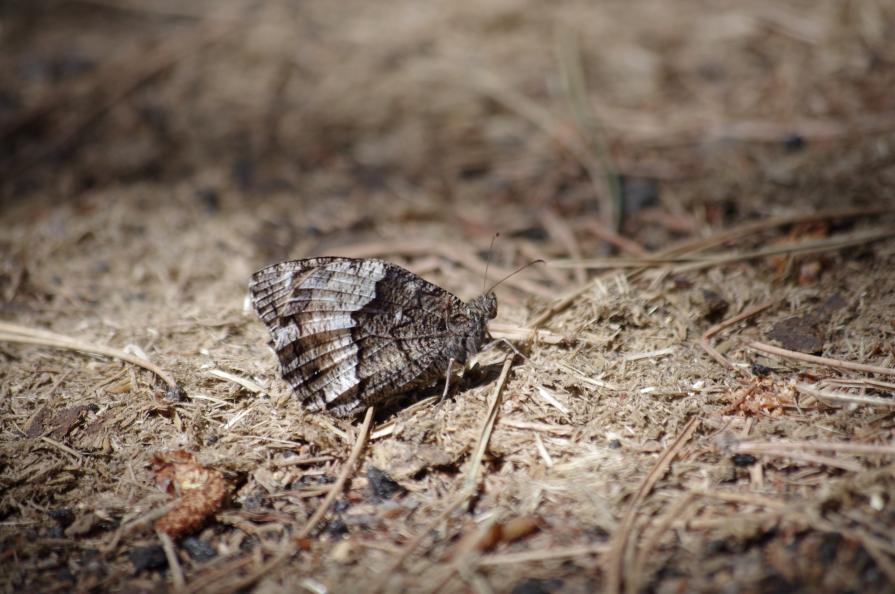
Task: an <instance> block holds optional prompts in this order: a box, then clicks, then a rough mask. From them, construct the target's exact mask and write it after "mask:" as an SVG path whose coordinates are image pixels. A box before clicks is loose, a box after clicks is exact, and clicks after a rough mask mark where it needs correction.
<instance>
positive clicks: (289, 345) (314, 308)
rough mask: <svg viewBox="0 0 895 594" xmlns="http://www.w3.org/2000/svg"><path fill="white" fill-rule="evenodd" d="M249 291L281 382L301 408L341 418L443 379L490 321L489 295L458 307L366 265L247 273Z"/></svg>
mask: <svg viewBox="0 0 895 594" xmlns="http://www.w3.org/2000/svg"><path fill="white" fill-rule="evenodd" d="M249 290H250V292H251V295H252V302H253V305H254V308H255V311H256V312H257V313H258V316H259V317H260V318H261V321H263V322H264V324H265V325H266V326H267V329H268V331H269V332H270V342H269V344H270V347H271V348H272V349H273V351H274V352H275V353H276V355H277V358H278V359H279V361H280V372H281V373H282V376H283V379H285V380H286V382H287V383H288V384H289V385H290V386H291V387H292V391H293V392H294V393H295V395H296V396H297V397H298V399H299V400H300V401H301V403H302V405H304V406H305V407H306V408H307V409H308V410H310V411H327V412H329V413H331V414H333V415H336V416H340V417H350V416H354V415H356V414H359V413H361V412H363V411H364V410H366V409H367V408H369V407H370V406H372V405H377V406H378V405H381V404H387V403H389V402H391V401H393V400H395V399H397V398H398V397H400V396H401V395H403V394H406V393H407V392H410V391H413V390H416V389H419V388H423V387H428V386H430V385H431V384H433V383H434V382H435V380H437V379H438V378H440V377H445V378H447V377H448V376H449V375H450V369H451V366H452V365H453V364H454V363H458V364H461V365H462V364H465V362H466V360H467V359H468V358H469V357H470V356H472V355H474V354H475V353H477V352H478V351H479V349H480V348H481V346H482V344H483V343H484V342H485V341H486V340H487V339H488V332H487V323H488V321H489V320H492V319H494V317H495V316H496V315H497V298H496V297H495V296H494V292H493V290H490V291H486V292H485V293H484V294H482V295H481V296H479V297H476V298H475V299H473V300H471V301H470V302H469V303H466V302H464V301H462V300H461V299H460V298H458V297H457V296H455V295H453V294H452V293H450V292H448V291H446V290H444V289H442V288H441V287H439V286H437V285H434V284H432V283H430V282H428V281H426V280H425V279H423V278H422V277H420V276H418V275H416V274H414V273H412V272H410V271H409V270H406V269H404V268H401V267H400V266H397V265H395V264H392V263H390V262H385V261H383V260H375V259H354V258H310V259H305V260H292V261H288V262H281V263H279V264H274V265H272V266H268V267H266V268H263V269H261V270H259V271H258V272H256V273H255V274H254V275H253V276H252V280H251V282H250V283H249ZM446 381H447V380H446Z"/></svg>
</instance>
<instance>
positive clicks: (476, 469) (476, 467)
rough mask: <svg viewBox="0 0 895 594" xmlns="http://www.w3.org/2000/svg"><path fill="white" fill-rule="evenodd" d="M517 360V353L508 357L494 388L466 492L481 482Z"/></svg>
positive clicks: (471, 465)
mask: <svg viewBox="0 0 895 594" xmlns="http://www.w3.org/2000/svg"><path fill="white" fill-rule="evenodd" d="M515 358H516V354H515V353H510V354H508V355H507V357H506V359H504V361H503V367H502V368H501V369H500V377H498V378H497V385H496V386H494V394H493V395H492V396H491V402H489V403H488V416H487V417H485V422H484V423H483V424H482V429H481V431H480V432H479V440H478V443H477V444H476V448H475V452H474V453H473V455H472V457H471V458H470V459H469V467H468V469H467V471H466V480H465V481H464V483H463V490H464V491H474V490H475V488H476V486H477V485H478V482H479V476H480V475H481V471H482V458H484V456H485V452H486V451H487V449H488V440H489V439H490V438H491V432H492V431H494V422H495V421H496V420H497V411H498V410H499V409H500V395H501V394H502V393H503V388H504V386H505V385H506V383H507V377H508V376H509V374H510V369H511V368H512V367H513V360H514V359H515Z"/></svg>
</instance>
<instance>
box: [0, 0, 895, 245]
mask: <svg viewBox="0 0 895 594" xmlns="http://www.w3.org/2000/svg"><path fill="white" fill-rule="evenodd" d="M0 6H2V8H0V19H2V21H0V50H2V57H0V135H2V146H0V172H2V173H0V181H2V196H3V200H4V203H5V204H7V205H10V204H17V203H18V204H19V205H20V206H21V203H23V202H25V201H30V200H35V199H36V200H39V201H41V202H43V203H44V204H53V203H58V202H71V201H77V200H78V199H81V198H84V197H89V196H95V195H96V194H98V193H103V192H108V191H109V190H111V189H114V190H115V197H116V198H126V197H127V195H128V194H129V193H130V192H131V191H132V189H133V188H135V187H137V186H140V187H142V188H144V189H146V188H152V191H151V193H152V198H153V201H154V202H155V203H156V204H160V203H161V202H165V201H168V200H170V199H171V198H172V197H174V196H176V197H177V198H176V199H177V200H178V201H179V206H178V207H179V208H186V207H187V206H189V207H190V208H193V207H195V208H198V209H201V210H204V211H206V212H208V213H212V212H215V211H217V210H219V209H225V210H226V209H229V208H238V209H244V213H245V216H246V219H245V224H246V225H249V226H256V225H257V226H258V227H257V228H256V231H258V233H259V234H260V235H261V236H263V238H264V239H263V243H264V245H263V246H261V247H262V248H263V249H264V250H267V251H269V252H270V254H266V255H268V256H269V257H274V256H282V255H285V254H293V255H294V254H296V253H298V252H304V251H306V250H308V249H311V251H313V250H314V249H316V248H321V246H319V245H315V244H314V241H321V242H322V241H324V240H323V239H322V238H321V236H322V235H325V236H326V242H327V243H329V242H333V241H335V242H339V241H344V240H345V239H346V238H350V239H357V237H358V236H359V235H364V234H368V233H371V232H375V234H377V235H380V236H385V237H396V235H395V234H396V233H397V232H398V231H399V230H400V233H401V234H402V235H401V236H404V235H403V234H404V233H406V232H408V230H410V231H409V232H414V231H413V230H414V229H416V230H418V231H419V232H420V233H423V234H426V235H431V234H432V233H436V234H439V235H443V236H445V237H452V238H458V237H466V236H469V237H474V238H475V239H476V240H477V241H479V242H483V243H485V244H487V238H489V237H490V236H491V235H492V234H493V233H494V232H495V231H501V232H503V233H504V234H508V235H519V236H521V237H526V238H530V239H532V240H533V241H538V240H539V239H538V238H539V237H544V236H551V235H553V236H556V235H557V234H558V233H559V234H562V232H561V231H560V230H559V228H560V227H565V232H566V234H568V233H569V232H571V233H573V234H574V235H575V236H576V237H577V241H578V243H580V246H579V248H578V249H580V250H583V251H584V252H586V253H589V254H594V253H605V252H606V250H607V249H617V246H616V248H606V247H605V244H604V241H605V239H607V237H605V234H606V233H607V232H613V231H621V232H622V233H623V234H625V235H626V236H634V237H636V239H637V240H638V241H639V243H640V244H641V245H642V246H644V247H647V248H652V247H655V246H657V245H661V244H663V243H665V242H666V241H667V240H668V239H669V238H670V237H673V236H679V235H686V234H690V233H694V232H697V231H700V230H703V229H705V227H706V226H707V225H720V224H724V223H725V222H727V221H729V220H732V219H734V218H744V217H750V216H756V215H761V214H768V213H771V212H774V211H775V210H776V209H779V208H781V207H791V206H793V205H796V204H799V205H804V206H805V207H818V206H821V205H824V204H830V203H841V202H843V201H848V202H869V201H873V200H876V199H879V194H880V192H881V190H880V188H881V187H883V186H884V185H885V183H886V182H887V181H890V180H889V179H887V178H890V177H891V175H892V167H891V163H892V160H891V156H890V153H891V142H890V141H891V132H892V129H893V126H895V115H893V114H895V93H893V91H892V89H893V88H895V86H893V82H895V81H893V77H895V64H893V62H895V43H893V35H895V33H893V30H895V28H893V26H892V24H893V23H895V5H893V3H892V2H887V1H882V0H867V1H839V0H831V1H820V2H817V1H805V2H798V1H791V2H750V3H741V2H725V1H718V0H714V1H712V0H680V1H676V2H663V1H661V0H638V1H634V2H628V1H604V2H551V3H542V2H524V1H518V0H493V1H488V2H465V1H461V2H452V3H418V2H411V1H408V2H401V1H395V2H382V3H373V4H371V3H366V2H353V1H350V0H348V1H344V2H338V3H333V2H314V1H311V2H291V1H271V2H248V1H245V0H216V1H204V2H201V1H197V2H189V3H184V2H171V1H167V0H159V1H146V0H73V1H72V0H65V1H62V0H37V1H33V2H16V1H6V2H4V3H2V5H0ZM843 192H845V194H843ZM558 221H562V222H563V223H562V224H558ZM429 225H435V226H437V227H438V230H434V231H433V230H431V229H429V230H425V231H423V228H425V227H426V226H429ZM394 226H397V227H398V229H396V228H395V227H394ZM601 236H602V237H601ZM314 237H316V239H313V238H314ZM554 239H558V240H559V241H560V243H563V240H562V238H559V237H554ZM610 239H611V237H610ZM307 241H310V242H311V243H308V244H305V243H303V244H302V245H301V246H296V245H295V244H296V242H307ZM565 243H566V244H568V243H569V241H568V238H566V241H565ZM616 243H617V242H616Z"/></svg>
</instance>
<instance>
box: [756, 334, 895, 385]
mask: <svg viewBox="0 0 895 594" xmlns="http://www.w3.org/2000/svg"><path fill="white" fill-rule="evenodd" d="M746 346H747V347H749V348H750V349H753V350H756V351H761V352H763V353H769V354H771V355H779V356H781V357H786V358H788V359H795V360H797V361H805V362H806V363H816V364H817V365H825V366H827V367H832V368H834V369H848V370H849V371H863V372H865V373H878V374H880V375H892V376H895V369H892V368H890V367H877V366H876V365H865V364H864V363H853V362H851V361H843V360H841V359H831V358H829V357H818V356H816V355H809V354H807V353H800V352H798V351H791V350H789V349H784V348H780V347H775V346H773V345H770V344H767V343H764V342H759V341H757V340H754V341H752V342H749V343H747V344H746Z"/></svg>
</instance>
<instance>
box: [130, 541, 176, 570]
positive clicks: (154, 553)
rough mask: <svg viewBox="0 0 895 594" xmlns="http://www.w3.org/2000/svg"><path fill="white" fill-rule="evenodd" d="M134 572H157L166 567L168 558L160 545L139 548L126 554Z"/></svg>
mask: <svg viewBox="0 0 895 594" xmlns="http://www.w3.org/2000/svg"><path fill="white" fill-rule="evenodd" d="M128 557H130V560H131V564H133V566H134V571H135V572H141V571H158V570H161V569H165V568H167V567H168V558H167V557H165V550H164V549H162V547H161V545H150V546H148V547H139V548H136V549H133V550H131V552H130V553H128Z"/></svg>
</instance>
